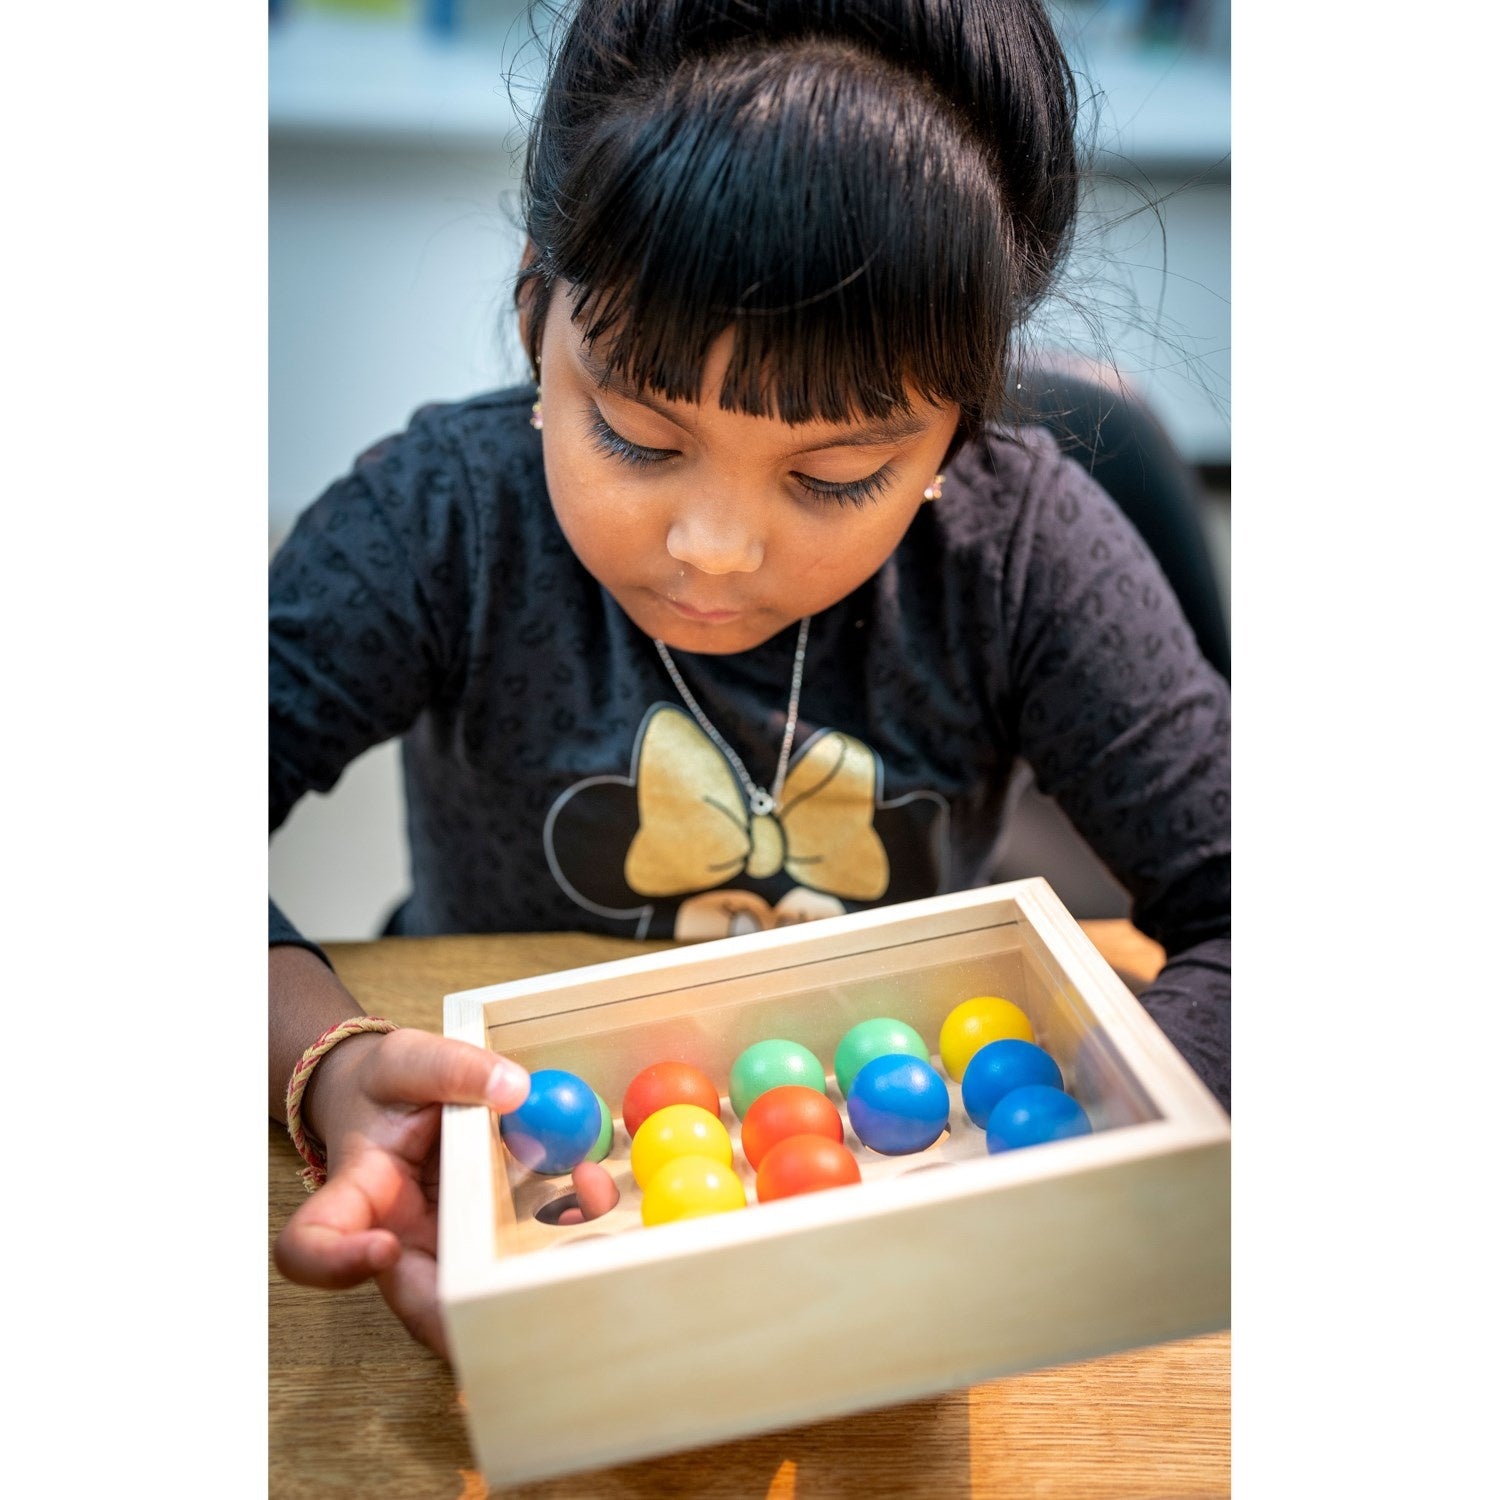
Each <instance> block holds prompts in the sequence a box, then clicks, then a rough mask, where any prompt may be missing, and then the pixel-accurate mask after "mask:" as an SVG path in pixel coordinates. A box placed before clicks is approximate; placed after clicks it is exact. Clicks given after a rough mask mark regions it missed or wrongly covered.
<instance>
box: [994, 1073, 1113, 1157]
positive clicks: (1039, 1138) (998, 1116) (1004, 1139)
mask: <svg viewBox="0 0 1500 1500" xmlns="http://www.w3.org/2000/svg"><path fill="white" fill-rule="evenodd" d="M1092 1129H1093V1126H1092V1125H1090V1124H1089V1117H1088V1115H1087V1114H1086V1113H1084V1108H1083V1106H1082V1105H1081V1104H1080V1103H1079V1102H1078V1101H1077V1100H1076V1099H1074V1098H1073V1097H1072V1096H1071V1095H1069V1094H1065V1093H1063V1091H1062V1090H1061V1089H1055V1088H1052V1087H1051V1086H1050V1085H1048V1084H1045V1083H1031V1084H1027V1085H1025V1086H1024V1087H1022V1088H1018V1089H1012V1090H1011V1091H1010V1093H1008V1094H1007V1095H1006V1096H1005V1097H1004V1098H1003V1099H1001V1100H1000V1102H999V1103H998V1104H996V1105H995V1107H994V1108H993V1109H992V1110H991V1111H990V1119H989V1124H988V1125H986V1126H985V1131H984V1141H985V1145H986V1146H988V1147H989V1149H990V1151H991V1152H992V1153H993V1152H1000V1151H1015V1150H1018V1149H1019V1148H1020V1147H1022V1146H1040V1145H1041V1144H1042V1143H1043V1142H1045V1141H1061V1140H1066V1139H1067V1138H1068V1137H1069V1136H1074V1135H1088V1134H1089V1133H1090V1132H1091V1131H1092Z"/></svg>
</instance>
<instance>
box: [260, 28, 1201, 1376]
mask: <svg viewBox="0 0 1500 1500" xmlns="http://www.w3.org/2000/svg"><path fill="white" fill-rule="evenodd" d="M1074 109H1075V97H1074V91H1073V84H1072V78H1071V74H1070V72H1069V70H1068V67H1067V64H1066V62H1065V60H1064V58H1063V55H1062V52H1061V50H1060V48H1059V46H1058V44H1057V41H1056V39H1055V37H1054V35H1053V33H1052V30H1051V28H1050V26H1049V24H1048V21H1047V18H1046V14H1045V10H1044V6H1043V4H1042V0H819V3H816V4H812V3H808V0H756V3H750V0H744V3H735V4H726V3H724V0H582V3H580V4H579V5H578V7H577V11H576V14H575V16H574V17H573V20H572V24H571V25H570V27H569V28H568V30H567V32H566V35H565V37H564V39H563V41H562V43H561V47H560V50H559V53H558V55H557V59H556V63H555V66H554V69H553V72H552V76H551V79H550V83H549V87H548V90H547V93H546V96H545V100H544V102H543V104H542V107H541V110H540V113H539V116H538V118H537V120H536V123H535V126H534V129H533V132H532V135H531V141H530V147H529V152H528V156H527V163H526V178H525V187H526V228H527V232H528V237H529V244H528V248H527V251H526V256H525V260H524V264H523V266H522V268H521V270H520V274H519V276H518V279H517V284H516V301H517V306H518V309H519V312H520V319H521V330H522V337H523V339H524V341H525V346H526V348H527V350H528V351H529V354H530V356H531V359H532V362H533V364H534V366H535V370H536V375H537V384H536V386H535V388H533V387H531V386H528V387H526V388H524V389H516V390H509V391H501V392H498V393H495V394H491V395H484V396H479V397H476V398H474V399H472V400H469V401H465V402H461V403H457V404H453V405H444V406H438V407H429V408H426V409H424V410H423V411H421V412H419V413H418V414H417V416H416V417H415V418H414V420H413V422H412V424H411V426H410V428H409V429H408V430H407V431H406V432H405V433H403V434H401V435H400V436H397V437H394V438H391V439H388V440H387V441H385V442H383V443H381V444H380V445H378V446H377V447H376V448H374V449H372V450H371V451H370V452H369V453H367V454H365V455H364V457H363V458H361V459H360V460H359V462H358V463H357V464H356V465H355V467H354V469H353V471H352V472H351V473H350V474H349V475H348V476H347V477H346V478H345V479H343V480H341V481H340V482H338V483H336V484H335V485H333V486H332V487H331V488H330V489H329V490H328V492H327V493H326V494H325V495H324V496H323V497H322V498H321V499H320V500H319V501H318V502H317V504H316V505H314V506H313V507H312V508H311V510H309V511H308V512H307V513H306V515H305V516H304V517H303V518H302V520H301V521H300V523H299V524H298V526H297V528H296V530H295V531H294V532H293V534H292V535H291V537H290V538H289V539H288V540H287V542H286V543H285V545H284V546H283V547H282V549H281V550H280V552H279V553H278V554H277V556H276V558H275V561H274V563H273V567H272V577H271V604H272V611H271V614H272V635H271V741H272V760H271V822H272V827H273V828H274V827H275V826H277V825H278V824H279V823H280V822H281V820H282V819H284V818H285V817H286V815H287V813H288V812H289V811H290V809H291V808H292V806H293V804H294V803H295V802H296V801H297V799H298V798H299V797H300V796H301V795H302V794H303V793H304V792H306V791H308V790H310V789H312V790H319V791H322V790H326V789H327V788H329V787H330V786H332V785H333V783H334V781H335V780H336V779H337V778H338V776H339V774H340V772H341V771H342V770H343V768H344V767H345V766H346V765H347V764H348V763H349V762H350V761H351V760H352V759H354V757H355V756H357V755H358V754H359V753H360V752H362V751H363V750H365V749H366V748H368V747H369V746H371V745H373V744H375V743H377V742H379V741H382V740H385V739H389V738H391V737H393V736H400V737H402V740H403V747H404V765H405V779H406V796H407V805H408V809H409V833H410V840H411V855H412V891H411V894H410V896H409V897H408V898H407V900H406V901H405V903H404V904H403V905H402V906H401V907H400V909H399V910H398V911H397V912H396V913H395V914H394V916H393V917H392V918H391V921H390V923H389V926H388V929H387V930H388V931H390V932H393V933H442V932H477V931H517V930H538V931H546V930H560V929H580V928H587V929H593V930H597V931H602V932H611V933H617V934H621V935H626V936H640V937H646V936H653V937H657V936H665V937H677V938H709V937H715V936H722V935H725V934H728V933H733V932H739V931H745V930H751V929H754V928H757V927H767V926H773V925H777V924H780V923H785V922H801V921H807V920H812V919H815V918H818V917H822V916H825V915H829V914H834V913H839V912H847V911H858V910H862V909H865V908H867V907H870V906H873V905H879V904H884V903H889V902H897V901H906V900H910V899H913V898H917V897H922V896H929V895H933V894H936V893H938V892H942V891H952V890H958V889H963V888H966V887H972V886H976V885H981V884H984V883H986V870H987V861H988V859H989V856H990V854H991V852H992V850H993V849H994V847H995V845H996V841H997V838H998V836H999V833H1000V826H999V825H1000V813H1001V808H1002V805H1003V802H1004V796H1005V791H1006V786H1007V781H1008V779H1009V778H1010V776H1011V774H1012V771H1013V768H1014V766H1015V763H1016V761H1017V758H1018V757H1024V758H1025V760H1026V761H1028V762H1029V763H1030V764H1031V766H1032V767H1033V769H1034V771H1035V774H1036V777H1037V781H1038V784H1039V785H1040V787H1041V789H1042V790H1043V791H1044V792H1046V793H1048V794H1050V795H1052V796H1054V797H1055V798H1056V799H1057V800H1058V802H1059V803H1060V805H1061V806H1062V807H1063V809H1064V810H1065V811H1066V812H1067V814H1068V815H1069V817H1070V818H1071V819H1072V821H1073V822H1074V823H1075V824H1076V825H1077V826H1078V828H1079V829H1080V830H1081V831H1082V832H1083V833H1084V835H1085V836H1086V837H1087V838H1088V839H1089V841H1090V842H1091V844H1092V845H1093V847H1094V848H1095V849H1096V850H1097V851H1098V853H1099V854H1100V855H1101V857H1102V858H1103V859H1104V861H1105V862H1106V863H1107V864H1108V865H1109V866H1110V868H1111V869H1112V870H1113V871H1114V872H1115V873H1116V874H1117V876H1118V877H1119V878H1120V879H1121V880H1122V881H1123V882H1124V883H1125V884H1126V885H1127V886H1128V888H1129V889H1130V891H1131V893H1132V896H1133V898H1134V919H1135V921H1136V923H1137V925H1139V926H1140V927H1141V928H1142V929H1143V930H1144V931H1146V932H1147V933H1149V934H1151V935H1152V936H1154V937H1156V938H1158V939H1159V940H1160V941H1161V942H1162V943H1163V944H1164V945H1165V947H1166V949H1167V952H1168V954H1169V956H1170V962H1169V963H1168V964H1167V966H1166V968H1165V970H1164V971H1163V973H1162V975H1161V978H1160V980H1159V981H1158V983H1157V984H1156V985H1155V986H1154V987H1153V988H1152V989H1151V990H1150V991H1148V992H1147V994H1146V995H1145V996H1144V997H1143V1001H1144V1003H1145V1005H1146V1007H1147V1008H1148V1010H1150V1012H1151V1013H1152V1014H1153V1015H1154V1016H1155V1017H1156V1019H1157V1020H1158V1022H1159V1023H1160V1024H1161V1026H1162V1027H1163V1029H1164V1030H1165V1031H1166V1032H1167V1034H1168V1036H1170V1037H1171V1038H1172V1039H1173V1041H1174V1042H1175V1043H1176V1044H1177V1046H1178V1047H1179V1048H1180V1049H1181V1050H1182V1052H1183V1053H1184V1055H1185V1056H1186V1057H1187V1058H1188V1060H1189V1061H1190V1062H1191V1063H1192V1065H1193V1066H1194V1067H1195V1068H1196V1069H1197V1070H1198V1071H1199V1072H1200V1073H1201V1074H1202V1076H1203V1077H1204V1078H1205V1079H1206V1080H1207V1081H1208V1083H1209V1085H1210V1086H1211V1087H1212V1088H1213V1089H1214V1090H1215V1092H1216V1093H1217V1095H1218V1096H1219V1098H1220V1099H1221V1100H1222V1101H1223V1102H1224V1103H1225V1105H1226V1107H1227V1105H1228V1098H1229V1064H1228V1058H1229V1046H1228V1038H1229V992H1228V959H1229V770H1228V747H1229V707H1228V689H1227V686H1226V684H1225V682H1224V680H1223V678H1222V677H1220V676H1219V675H1218V674H1217V673H1216V672H1215V671H1214V670H1213V669H1212V668H1210V667H1209V666H1208V665H1207V663H1206V662H1205V661H1204V660H1203V658H1202V656H1201V655H1200V653H1199V651H1198V649H1197V647H1196V645H1195V643H1194V641H1193V638H1192V633H1191V631H1190V630H1189V629H1188V627H1187V625H1186V623H1185V621H1184V619H1183V616H1182V613H1181V610H1180V608H1179V606H1178V604H1177V601H1176V600H1175V599H1174V597H1173V595H1172V592H1171V590H1170V589H1169V588H1168V586H1167V584H1166V583H1165V581H1164V579H1163V577H1162V575H1161V572H1160V571H1159V569H1158V567H1157V566H1156V564H1155V563H1154V561H1153V560H1152V558H1151V556H1150V554H1149V553H1148V551H1147V550H1146V548H1145V546H1144V545H1143V544H1142V542H1141V540H1140V538H1139V537H1138V535H1137V534H1136V533H1135V532H1134V530H1133V529H1132V528H1131V527H1130V526H1129V524H1128V523H1127V522H1126V521H1125V520H1124V519H1123V517H1122V516H1121V514H1120V512H1119V510H1118V509H1117V508H1116V506H1115V505H1114V504H1112V502H1111V501H1110V500H1109V498H1108V497H1107V496H1106V495H1105V494H1104V493H1103V491H1102V490H1100V489H1099V488H1098V487H1097V486H1096V485H1095V483H1094V482H1093V481H1092V480H1091V479H1090V478H1089V477H1088V475H1087V474H1086V473H1085V472H1084V471H1083V469H1082V468H1080V467H1079V466H1078V465H1077V464H1076V463H1075V462H1073V461H1072V460H1071V459H1068V458H1065V457H1063V456H1062V455H1061V454H1060V453H1059V451H1058V448H1057V445H1056V443H1055V442H1054V441H1053V440H1052V439H1051V438H1050V437H1049V436H1048V435H1047V434H1046V433H1045V432H1044V431H1043V430H1041V429H1039V428H1028V427H1025V426H1021V425H1015V421H1014V414H1013V413H1012V412H1011V410H1010V409H1009V407H1008V405H1007V401H1006V393H1007V389H1008V386H1009V385H1011V384H1013V380H1014V376H1013V370H1012V361H1013V357H1014V350H1015V343H1016V335H1017V329H1018V327H1019V325H1020V324H1021V323H1022V321H1023V320H1024V318H1025V316H1026V314H1027V313H1028V311H1029V310H1030V309H1031V308H1032V307H1033V306H1034V305H1035V303H1036V302H1037V300H1038V299H1039V298H1040V297H1041V296H1042V295H1043V293H1044V292H1045V291H1046V289H1047V287H1048V285H1049V282H1050V281H1051V279H1052V277H1053V275H1054V272H1055V271H1056V269H1057V266H1058V263H1059V259H1060V257H1061V256H1062V254H1063V253H1064V251H1065V249H1066V246H1067V244H1068V239H1069V234H1070V230H1071V228H1072V225H1073V220H1074V213H1075V205H1076V198H1077V190H1078V169H1077V165H1076V162H1075V155H1074V144H1073V129H1074ZM271 942H272V945H273V946H272V950H271V964H270V967H271V1048H270V1100H271V1111H272V1113H273V1115H276V1116H277V1117H284V1110H285V1108H286V1104H287V1101H288V1079H289V1078H293V1079H294V1080H296V1081H297V1082H296V1084H295V1085H294V1087H293V1089H292V1090H291V1095H290V1098H291V1103H292V1105H293V1107H294V1118H293V1120H292V1124H293V1125H294V1127H295V1129H294V1138H296V1139H297V1140H298V1141H299V1146H303V1147H305V1152H304V1154H306V1155H307V1156H308V1157H309V1160H310V1161H312V1162H314V1163H317V1164H318V1165H320V1166H321V1164H322V1162H323V1157H324V1153H325V1152H326V1159H327V1164H328V1170H329V1172H330V1174H331V1175H330V1176H329V1179H328V1183H327V1185H326V1186H325V1187H323V1188H322V1189H321V1190H320V1191H319V1192H317V1193H315V1194H314V1195H313V1196H312V1197H311V1198H309V1200H308V1201H307V1203H306V1204H305V1205H304V1206H303V1208H302V1209H300V1210H299V1212H298V1213H297V1214H296V1215H294V1216H293V1218H292V1219H291V1221H289V1223H288V1224H287V1226H286V1228H285V1230H284V1231H283V1233H282V1235H281V1238H280V1240H279V1242H278V1264H279V1265H280V1267H281V1269H282V1270H283V1272H284V1273H285V1274H287V1275H288V1276H290V1277H292V1278H293V1279H295V1280H300V1281H306V1282H309V1283H312V1284H316V1285H322V1286H339V1285H348V1284H352V1283H353V1282H355V1281H358V1280H361V1279H363V1278H365V1277H367V1276H370V1275H375V1276H377V1277H378V1279H379V1282H380V1285H381V1289H382V1291H383V1292H384V1294H385V1296H386V1298H387V1300H388V1301H389V1302H390V1303H391V1305H392V1307H393V1308H394V1309H395V1310H396V1312H397V1313H398V1315H400V1316H401V1317H402V1318H403V1320H404V1321H405V1322H406V1323H407V1326H408V1327H409V1328H411V1329H412V1331H413V1332H414V1333H415V1334H416V1335H417V1336H418V1337H420V1338H423V1339H425V1340H426V1341H427V1342H428V1343H430V1344H432V1345H433V1347H435V1348H439V1349H441V1348H442V1334H441V1329H440V1326H439V1323H438V1319H437V1314H436V1302H435V1295H434V1291H435V1264H434V1260H433V1256H434V1252H435V1248H436V1246H435V1213H434V1208H433V1203H432V1196H433V1195H432V1193H431V1192H429V1190H428V1187H427V1184H428V1183H429V1182H431V1181H432V1180H433V1178H434V1176H435V1165H436V1142H437V1129H438V1118H439V1113H440V1111H439V1107H438V1106H439V1102H440V1101H443V1100H452V1101H455V1102H476V1103H477V1102H487V1103H488V1104H489V1105H490V1106H491V1107H492V1108H494V1109H496V1110H499V1111H504V1110H506V1109H509V1108H513V1107H515V1105H516V1104H517V1103H518V1102H519V1100H520V1098H522V1097H524V1093H525V1089H526V1079H525V1075H524V1073H522V1072H521V1070H520V1069H519V1068H516V1067H515V1066H514V1065H513V1064H511V1063H509V1062H508V1061H505V1060H501V1061H500V1062H496V1060H495V1059H494V1058H493V1057H491V1056H490V1055H488V1054H486V1053H483V1052H481V1051H479V1050H478V1049H473V1048H469V1047H466V1046H464V1045H462V1044H460V1043H457V1042H452V1041H448V1040H445V1039H442V1038H438V1037H434V1036H427V1035H421V1034H418V1033H415V1032H407V1031H402V1032H395V1033H390V1034H386V1033H381V1032H361V1031H357V1030H351V1028H350V1027H345V1026H341V1025H340V1024H339V1023H343V1022H346V1021H350V1020H351V1019H352V1020H353V1022H354V1024H355V1025H358V1024H359V1019H358V1018H359V1016H360V1007H359V1006H358V1004H357V1003H356V1002H355V1001H354V1000H353V998H352V997H351V996H350V995H349V994H348V993H347V992H346V991H345V990H344V989H343V987H342V986H341V985H340V983H339V981H338V979H337V978H336V977H335V976H334V974H333V972H332V970H331V969H330V968H329V967H328V966H327V965H326V963H325V962H324V961H323V959H322V957H321V956H320V954H319V953H318V950H317V949H316V948H315V947H314V946H313V945H311V944H309V943H307V942H306V941H305V940H304V939H302V938H301V937H300V936H299V935H298V934H297V932H296V930H295V929H294V928H293V927H292V926H291V924H290V923H289V922H288V921H287V920H286V919H285V918H284V917H283V916H282V915H281V914H280V913H279V912H278V911H277V910H276V908H275V907H274V906H273V907H272V912H271ZM330 1028H332V1031H331V1033H330ZM325 1033H330V1035H329V1039H328V1040H325V1041H324V1042H322V1043H321V1044H320V1042H319V1039H320V1038H321V1037H323V1036H324V1034H325ZM333 1039H338V1040H337V1045H333V1046H329V1041H331V1040H333ZM315 1059H320V1060H317V1061H316V1066H315V1067H312V1063H313V1061H314V1060H315ZM309 1069H310V1070H311V1071H309ZM304 1080H307V1081H306V1083H305V1092H300V1090H301V1088H302V1087H303V1081H304ZM304 1132H305V1134H304ZM307 1136H311V1137H312V1140H311V1141H308V1140H307V1139H306V1137H307ZM318 1143H322V1148H321V1150H320V1149H319V1145H318ZM604 1175H606V1174H603V1173H600V1174H599V1176H604ZM603 1191H604V1189H603V1188H601V1185H600V1183H599V1182H598V1179H597V1178H596V1177H590V1176H588V1175H587V1174H585V1176H584V1177H583V1178H581V1179H580V1180H579V1192H580V1200H581V1201H582V1203H583V1204H584V1211H585V1212H588V1213H593V1212H599V1211H601V1210H602V1209H603V1208H604V1207H606V1206H607V1201H605V1199H604V1198H603V1197H602V1196H601V1195H602V1193H603Z"/></svg>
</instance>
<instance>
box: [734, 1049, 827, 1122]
mask: <svg viewBox="0 0 1500 1500" xmlns="http://www.w3.org/2000/svg"><path fill="white" fill-rule="evenodd" d="M784 1083H800V1084H804V1085H806V1086H807V1087H808V1088H810V1089H816V1090H817V1091H818V1092H819V1093H820V1094H826V1093H827V1092H828V1085H827V1083H826V1082H825V1081H824V1079H823V1064H822V1063H820V1062H819V1061H818V1058H817V1054H816V1053H814V1052H812V1051H811V1050H809V1049H808V1048H807V1047H804V1046H803V1045H802V1043H801V1042H789V1041H787V1040H786V1039H785V1038H784V1037H773V1038H771V1039H770V1040H769V1041H764V1042H755V1043H753V1044H752V1045H751V1046H749V1047H746V1048H745V1050H744V1051H743V1052H741V1053H740V1055H739V1056H738V1057H737V1058H735V1060H734V1066H733V1067H731V1068H730V1070H729V1103H730V1105H731V1106H732V1107H733V1109H734V1112H735V1114H736V1115H737V1116H738V1117H739V1118H740V1119H741V1120H743V1119H744V1118H745V1112H746V1111H747V1110H748V1109H749V1108H750V1106H751V1105H752V1104H754V1103H755V1101H756V1100H757V1099H759V1098H760V1096H761V1095H762V1094H763V1093H765V1092H766V1090H767V1089H774V1088H779V1087H780V1086H781V1085H782V1084H784Z"/></svg>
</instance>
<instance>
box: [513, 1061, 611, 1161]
mask: <svg viewBox="0 0 1500 1500" xmlns="http://www.w3.org/2000/svg"><path fill="white" fill-rule="evenodd" d="M599 1115H600V1109H599V1096H598V1095H597V1094H596V1093H595V1092H594V1091H593V1089H591V1088H590V1087H589V1086H588V1084H586V1083H585V1082H584V1081H583V1079H581V1078H579V1077H578V1076H577V1075H576V1074H573V1073H567V1072H564V1071H563V1070H562V1069H561V1068H542V1069H540V1070H539V1071H537V1072H535V1073H533V1074H532V1075H531V1092H530V1093H529V1094H527V1096H526V1101H525V1103H523V1104H522V1105H521V1107H520V1108H519V1109H515V1110H512V1111H511V1113H510V1114H508V1115H501V1116H500V1135H501V1138H502V1139H503V1140H504V1142H505V1144H506V1146H507V1148H508V1149H509V1150H510V1153H511V1155H512V1156H514V1157H515V1158H516V1160H517V1161H518V1162H520V1163H521V1165H522V1166H523V1167H525V1168H526V1169H527V1170H528V1171H532V1172H537V1173H539V1174H541V1175H542V1176H544V1177H552V1176H556V1175H557V1174H559V1173H561V1172H571V1171H572V1170H573V1168H574V1167H576V1166H577V1165H578V1163H579V1162H581V1161H582V1160H583V1159H584V1157H586V1156H587V1155H588V1153H589V1151H590V1149H591V1148H592V1147H593V1146H594V1144H595V1143H596V1142H597V1141H598V1139H599Z"/></svg>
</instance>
